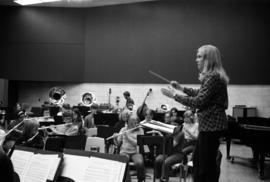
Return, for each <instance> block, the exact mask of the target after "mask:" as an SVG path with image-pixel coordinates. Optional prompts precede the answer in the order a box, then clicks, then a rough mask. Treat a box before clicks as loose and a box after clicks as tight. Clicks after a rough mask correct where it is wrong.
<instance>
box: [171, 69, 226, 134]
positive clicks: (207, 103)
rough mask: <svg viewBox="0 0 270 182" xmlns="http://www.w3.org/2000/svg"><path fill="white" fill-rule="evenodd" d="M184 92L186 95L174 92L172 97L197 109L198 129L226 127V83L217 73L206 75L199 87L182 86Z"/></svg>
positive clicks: (212, 129)
mask: <svg viewBox="0 0 270 182" xmlns="http://www.w3.org/2000/svg"><path fill="white" fill-rule="evenodd" d="M184 93H186V94H187V96H181V95H177V94H176V95H175V96H174V99H175V100H176V101H178V102H180V103H181V104H183V105H185V106H189V107H192V108H196V109H198V110H197V115H198V121H199V131H222V130H225V129H227V126H228V124H227V118H226V113H225V110H226V109H227V108H228V93H227V84H226V83H225V81H223V80H222V79H221V78H220V76H219V75H218V74H209V75H207V76H206V77H205V78H204V80H203V81H202V83H201V87H200V88H199V89H192V88H184Z"/></svg>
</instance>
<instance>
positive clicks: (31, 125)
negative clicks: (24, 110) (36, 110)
mask: <svg viewBox="0 0 270 182" xmlns="http://www.w3.org/2000/svg"><path fill="white" fill-rule="evenodd" d="M38 127H39V123H38V121H37V120H36V119H27V120H24V129H23V136H25V137H27V138H30V137H32V136H33V135H34V134H35V132H37V131H38Z"/></svg>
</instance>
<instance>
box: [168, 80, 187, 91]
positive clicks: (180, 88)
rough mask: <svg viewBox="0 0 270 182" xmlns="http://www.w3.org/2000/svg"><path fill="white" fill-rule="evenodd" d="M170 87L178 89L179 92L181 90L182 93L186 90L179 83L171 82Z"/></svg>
mask: <svg viewBox="0 0 270 182" xmlns="http://www.w3.org/2000/svg"><path fill="white" fill-rule="evenodd" d="M170 85H171V86H172V87H173V88H175V89H177V90H181V91H183V90H184V88H183V87H182V86H181V85H180V84H179V83H178V82H177V81H174V80H173V81H171V82H170Z"/></svg>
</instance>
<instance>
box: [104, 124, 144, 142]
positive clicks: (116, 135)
mask: <svg viewBox="0 0 270 182" xmlns="http://www.w3.org/2000/svg"><path fill="white" fill-rule="evenodd" d="M141 127H142V126H141V125H138V126H136V127H134V128H131V129H129V130H126V131H123V132H122V133H118V134H114V135H112V136H110V137H108V138H106V140H110V139H112V138H115V137H118V136H121V135H123V134H125V133H128V132H130V131H133V130H136V129H138V128H141Z"/></svg>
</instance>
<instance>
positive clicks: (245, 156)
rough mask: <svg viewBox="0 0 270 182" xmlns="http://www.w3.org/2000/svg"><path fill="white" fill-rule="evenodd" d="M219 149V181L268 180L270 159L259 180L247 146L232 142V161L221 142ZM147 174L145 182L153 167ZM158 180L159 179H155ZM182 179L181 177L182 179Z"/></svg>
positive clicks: (173, 181) (149, 180) (174, 179)
mask: <svg viewBox="0 0 270 182" xmlns="http://www.w3.org/2000/svg"><path fill="white" fill-rule="evenodd" d="M220 150H221V152H222V155H223V157H222V163H221V175H220V180H219V182H270V160H269V158H268V159H266V162H265V179H264V180H260V179H259V178H258V172H257V170H256V168H255V167H254V166H252V164H251V162H250V160H251V159H252V151H251V149H250V148H249V147H246V146H244V145H239V144H232V146H231V155H232V156H236V157H235V159H234V163H231V162H230V161H228V160H227V159H226V145H225V143H223V144H221V146H220ZM146 173H147V175H150V176H151V177H150V178H147V179H146V182H152V181H153V177H152V174H153V169H152V168H149V169H147V170H146ZM136 181H137V178H136V177H135V176H134V177H132V182H136ZM156 181H157V182H159V180H156ZM182 181H183V179H182ZM170 182H179V177H178V176H177V177H170ZM186 182H192V179H191V177H188V178H187V180H186Z"/></svg>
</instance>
